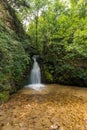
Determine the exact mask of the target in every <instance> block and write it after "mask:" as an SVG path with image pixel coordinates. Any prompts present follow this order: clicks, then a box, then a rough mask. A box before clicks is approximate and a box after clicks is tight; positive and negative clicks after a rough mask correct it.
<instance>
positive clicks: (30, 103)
mask: <svg viewBox="0 0 87 130" xmlns="http://www.w3.org/2000/svg"><path fill="white" fill-rule="evenodd" d="M0 130H87V88H85V87H83V88H81V87H77V86H64V85H56V84H52V85H45V86H44V87H43V88H42V89H40V90H34V89H32V88H23V89H21V90H20V91H18V93H16V94H14V95H12V96H11V99H10V100H9V101H8V102H6V103H4V104H2V105H1V106H0Z"/></svg>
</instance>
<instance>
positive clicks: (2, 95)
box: [0, 91, 9, 103]
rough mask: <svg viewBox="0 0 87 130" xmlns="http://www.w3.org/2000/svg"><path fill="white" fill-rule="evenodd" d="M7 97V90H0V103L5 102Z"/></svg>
mask: <svg viewBox="0 0 87 130" xmlns="http://www.w3.org/2000/svg"><path fill="white" fill-rule="evenodd" d="M8 99H9V91H2V92H0V103H3V102H6V101H8Z"/></svg>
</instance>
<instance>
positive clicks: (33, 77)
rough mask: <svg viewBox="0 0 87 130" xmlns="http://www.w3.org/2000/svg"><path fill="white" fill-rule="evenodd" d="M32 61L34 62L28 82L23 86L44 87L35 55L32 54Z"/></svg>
mask: <svg viewBox="0 0 87 130" xmlns="http://www.w3.org/2000/svg"><path fill="white" fill-rule="evenodd" d="M33 61H34V63H33V67H32V69H31V74H30V84H29V85H27V86H25V87H29V88H32V89H35V90H39V89H40V88H42V87H44V85H43V84H41V70H40V67H39V65H38V63H37V60H36V56H33Z"/></svg>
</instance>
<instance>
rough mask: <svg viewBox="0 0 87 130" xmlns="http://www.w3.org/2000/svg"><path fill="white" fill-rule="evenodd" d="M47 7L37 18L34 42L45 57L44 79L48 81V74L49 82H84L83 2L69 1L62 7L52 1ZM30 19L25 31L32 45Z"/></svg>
mask: <svg viewBox="0 0 87 130" xmlns="http://www.w3.org/2000/svg"><path fill="white" fill-rule="evenodd" d="M47 7H48V8H47V9H46V11H44V12H42V14H41V15H40V16H39V18H38V45H39V50H40V51H41V54H42V55H43V57H44V58H43V60H45V61H44V62H45V66H46V75H48V76H47V77H46V79H47V80H48V82H49V79H50V78H48V77H50V76H49V74H48V73H50V74H51V75H52V76H53V77H54V78H53V80H52V81H53V82H60V83H67V84H77V85H87V82H85V81H86V80H87V78H86V77H87V70H86V67H87V26H86V23H87V15H86V13H87V11H86V8H87V2H86V1H84V0H82V1H80V0H78V1H75V0H71V2H70V6H66V4H64V3H63V2H61V1H59V0H54V1H53V2H52V3H51V4H47ZM33 21H34V19H33V20H32V22H31V23H30V24H29V29H28V32H27V33H28V34H29V35H30V37H31V39H32V40H31V41H32V45H33V46H34V45H35V37H36V34H35V23H34V22H33ZM50 68H51V69H50ZM51 71H52V73H51ZM80 80H81V81H80ZM76 81H77V82H76Z"/></svg>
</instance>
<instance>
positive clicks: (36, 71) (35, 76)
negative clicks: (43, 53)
mask: <svg viewBox="0 0 87 130" xmlns="http://www.w3.org/2000/svg"><path fill="white" fill-rule="evenodd" d="M33 60H34V63H33V68H32V70H31V75H30V83H31V84H40V83H41V72H40V67H39V65H38V63H37V61H36V57H33Z"/></svg>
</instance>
